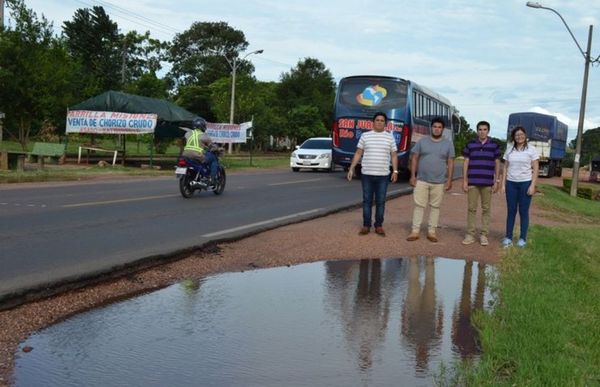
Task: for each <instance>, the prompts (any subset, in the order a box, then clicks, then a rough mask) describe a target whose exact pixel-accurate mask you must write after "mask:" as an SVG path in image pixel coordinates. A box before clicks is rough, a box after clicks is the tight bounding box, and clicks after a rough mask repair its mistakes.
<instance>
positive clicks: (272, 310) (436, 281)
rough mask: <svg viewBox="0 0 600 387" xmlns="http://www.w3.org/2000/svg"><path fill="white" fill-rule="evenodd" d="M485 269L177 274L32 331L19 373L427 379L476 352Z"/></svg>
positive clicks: (225, 379) (442, 262) (235, 382)
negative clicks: (186, 277) (152, 288)
mask: <svg viewBox="0 0 600 387" xmlns="http://www.w3.org/2000/svg"><path fill="white" fill-rule="evenodd" d="M485 272H486V270H485V265H482V264H478V263H472V262H464V261H458V260H450V259H443V258H435V259H434V258H425V257H422V258H410V259H386V260H377V259H374V260H361V261H329V262H319V263H311V264H304V265H299V266H294V267H290V268H287V267H285V268H274V269H263V270H256V271H251V272H244V273H227V274H221V275H216V276H212V277H207V278H204V279H202V280H200V281H197V282H192V281H185V282H183V283H181V284H178V285H174V286H171V287H168V288H165V289H162V290H160V291H157V292H154V293H150V294H147V295H144V296H141V297H137V298H134V299H131V300H127V301H123V302H120V303H117V304H113V305H109V306H107V307H104V308H100V309H96V310H93V311H89V312H86V313H83V314H80V315H77V316H74V317H72V318H70V319H68V320H66V321H64V322H62V323H59V324H56V325H54V326H51V327H49V328H47V329H45V330H42V331H40V332H38V333H36V334H34V335H32V336H31V337H30V338H29V339H28V340H27V341H26V342H24V343H22V344H21V347H20V348H23V347H25V346H30V347H33V351H31V352H29V353H24V352H20V355H19V357H18V358H17V360H16V367H15V380H16V385H17V386H36V385H44V386H80V385H86V386H108V385H110V386H132V385H138V386H141V385H143V386H166V385H177V386H282V385H286V386H367V385H371V386H378V385H427V386H429V385H431V382H432V375H433V374H435V373H436V372H437V371H438V369H439V366H440V363H441V362H442V361H443V362H444V363H445V364H449V363H451V362H452V361H453V360H455V359H460V358H472V357H476V356H477V354H478V353H479V348H478V344H477V336H476V331H475V330H474V328H473V327H472V325H471V323H470V317H471V314H472V312H473V311H474V310H476V309H480V308H483V307H484V299H488V298H489V297H490V295H489V293H488V291H487V289H486V286H485V274H486V273H485Z"/></svg>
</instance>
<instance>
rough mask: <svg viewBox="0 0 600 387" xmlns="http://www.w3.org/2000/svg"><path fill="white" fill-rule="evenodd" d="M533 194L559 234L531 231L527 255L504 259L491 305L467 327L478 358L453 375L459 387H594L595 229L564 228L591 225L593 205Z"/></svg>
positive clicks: (597, 361) (598, 294)
mask: <svg viewBox="0 0 600 387" xmlns="http://www.w3.org/2000/svg"><path fill="white" fill-rule="evenodd" d="M541 189H542V192H543V193H544V196H543V197H541V199H540V200H539V201H537V203H538V205H541V206H544V207H546V208H550V209H552V210H553V211H555V212H557V213H559V214H561V215H562V216H563V219H564V220H565V226H563V227H544V226H537V225H536V226H532V227H531V230H530V238H529V240H530V243H529V244H528V246H527V248H526V249H523V250H516V249H514V250H510V251H508V252H507V253H506V255H505V257H504V258H503V260H502V263H501V264H500V265H499V266H498V276H497V278H496V279H495V281H494V284H493V286H494V288H495V293H496V295H497V305H496V307H495V308H494V309H493V310H492V311H491V312H481V313H479V314H478V315H477V316H476V319H475V322H476V324H477V326H479V327H480V337H481V343H482V348H483V356H482V358H481V361H480V362H478V363H477V364H475V365H471V366H468V365H467V366H466V368H460V367H459V371H457V373H459V374H461V375H462V377H461V378H459V379H460V380H461V382H460V383H459V384H467V385H506V386H514V385H517V386H524V385H527V386H529V385H531V386H533V385H536V386H537V385H540V386H587V385H599V384H600V329H599V328H598V326H599V325H598V321H599V316H600V232H599V231H600V226H599V227H595V226H592V227H590V226H589V225H585V226H579V227H578V225H577V224H569V223H570V220H573V219H577V220H579V219H586V220H587V221H588V222H586V223H589V222H593V223H595V224H596V225H599V224H600V223H599V218H598V215H600V203H598V202H590V201H589V200H584V199H577V198H571V197H570V196H569V195H568V194H566V193H564V192H562V191H561V190H560V189H559V188H555V187H548V186H543V187H541ZM594 218H595V219H594ZM463 367H464V366H463ZM454 380H457V379H454Z"/></svg>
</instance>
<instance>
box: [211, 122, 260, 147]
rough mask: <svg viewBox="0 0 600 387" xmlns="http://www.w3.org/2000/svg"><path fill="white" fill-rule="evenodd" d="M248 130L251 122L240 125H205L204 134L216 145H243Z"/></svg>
mask: <svg viewBox="0 0 600 387" xmlns="http://www.w3.org/2000/svg"><path fill="white" fill-rule="evenodd" d="M250 128H252V121H249V122H244V123H243V124H240V125H238V124H216V123H212V122H207V123H206V133H207V134H208V135H209V136H210V138H211V139H212V140H213V142H218V143H230V142H231V143H240V142H241V143H245V142H246V139H247V137H246V132H247V131H248V129H250Z"/></svg>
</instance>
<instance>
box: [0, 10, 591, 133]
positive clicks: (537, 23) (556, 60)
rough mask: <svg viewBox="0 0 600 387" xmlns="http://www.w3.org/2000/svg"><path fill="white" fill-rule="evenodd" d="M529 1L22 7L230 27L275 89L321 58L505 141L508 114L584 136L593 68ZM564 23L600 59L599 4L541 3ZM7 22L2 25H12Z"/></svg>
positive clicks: (163, 30)
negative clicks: (99, 10)
mask: <svg viewBox="0 0 600 387" xmlns="http://www.w3.org/2000/svg"><path fill="white" fill-rule="evenodd" d="M525 3H526V1H525V0H444V1H440V0H423V1H417V0H412V1H407V0H378V1H372V0H296V1H282V0H229V1H228V0H221V1H204V0H200V1H199V0H180V1H173V0H153V1H150V0H126V1H121V2H116V1H114V0H110V1H104V0H25V4H26V5H27V7H28V8H31V9H33V10H34V11H35V12H36V13H37V14H38V16H40V15H41V14H43V15H44V16H45V17H46V18H47V19H48V20H50V21H53V22H54V26H55V29H56V30H57V32H60V30H61V26H62V23H63V22H64V21H66V20H71V19H72V17H73V14H74V13H75V10H77V9H78V8H91V7H92V6H94V5H99V6H103V7H104V9H105V10H106V11H107V13H108V14H109V15H110V17H111V19H112V20H114V21H116V22H117V23H118V25H119V28H120V29H121V32H127V31H130V30H137V31H138V32H145V31H147V30H148V31H150V33H151V36H152V37H154V38H158V39H161V40H172V39H173V37H174V36H175V35H176V34H177V33H181V32H183V31H185V30H186V29H188V28H189V27H190V26H191V25H192V23H194V22H204V21H210V22H216V21H224V22H227V23H228V24H229V25H230V26H231V27H233V28H236V29H238V30H241V31H243V32H244V34H245V36H246V40H247V41H248V42H249V43H250V45H249V47H248V50H247V52H251V51H254V50H259V49H263V50H264V53H263V54H261V55H251V56H249V57H248V59H250V60H251V61H252V63H253V64H254V66H255V69H256V70H255V76H256V78H257V79H258V80H261V81H277V80H279V78H280V76H281V74H282V73H284V72H288V71H290V69H291V68H292V67H294V66H295V65H296V64H297V63H298V61H300V60H302V59H304V58H306V57H311V58H317V59H319V60H320V61H321V62H323V63H324V64H325V66H326V67H327V68H328V69H329V70H330V71H331V73H332V74H333V77H334V78H335V80H336V82H337V81H338V80H339V79H341V78H342V77H345V76H350V75H388V76H396V77H400V78H404V79H409V80H412V81H414V82H417V83H419V84H421V85H423V86H427V87H428V88H430V89H433V90H435V91H437V92H438V93H440V94H442V95H444V96H445V97H447V98H448V99H450V101H451V102H452V103H453V104H454V105H455V106H456V107H457V108H458V110H459V111H460V114H461V115H463V116H464V117H465V118H466V119H467V121H468V122H469V123H470V125H471V127H472V128H474V127H475V124H476V123H477V122H478V121H480V120H486V121H489V122H490V123H491V135H492V136H495V137H499V138H505V137H506V129H507V123H508V115H509V114H510V113H514V112H524V111H534V112H540V113H546V114H552V115H555V116H557V117H558V118H559V119H560V120H561V121H563V122H565V123H566V124H567V125H568V126H569V140H571V139H573V138H574V137H575V135H576V133H577V123H578V119H579V110H580V101H581V90H582V84H583V73H584V65H585V60H584V57H583V55H582V53H581V52H580V51H579V49H578V48H577V45H576V44H575V42H574V41H573V39H572V38H571V36H570V35H569V32H568V31H567V29H566V28H565V26H564V24H563V23H562V21H561V20H560V18H559V17H558V16H557V15H556V14H554V13H553V12H551V11H549V10H545V9H534V8H530V7H526V6H525ZM540 3H541V4H542V5H544V6H546V7H550V8H553V9H555V10H556V11H558V12H559V13H560V14H561V15H562V16H563V18H564V19H565V21H566V22H567V23H568V25H569V27H570V28H571V31H572V32H573V35H574V36H575V38H576V39H577V41H578V42H579V45H580V46H581V48H582V50H583V51H584V52H585V51H586V48H587V37H588V28H589V25H594V33H593V40H592V51H591V57H592V59H595V58H597V57H600V0H586V1H579V0H572V1H564V0H563V1H560V0H544V1H540ZM8 18H9V15H8V11H5V23H10V21H9V20H8ZM596 127H600V66H598V64H596V65H592V66H590V70H589V81H588V94H587V104H586V114H585V124H584V130H586V129H592V128H596Z"/></svg>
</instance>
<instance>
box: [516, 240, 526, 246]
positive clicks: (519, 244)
mask: <svg viewBox="0 0 600 387" xmlns="http://www.w3.org/2000/svg"><path fill="white" fill-rule="evenodd" d="M526 244H527V241H526V240H525V239H519V240H518V241H517V246H518V247H520V248H523V247H525V245H526Z"/></svg>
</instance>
